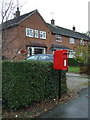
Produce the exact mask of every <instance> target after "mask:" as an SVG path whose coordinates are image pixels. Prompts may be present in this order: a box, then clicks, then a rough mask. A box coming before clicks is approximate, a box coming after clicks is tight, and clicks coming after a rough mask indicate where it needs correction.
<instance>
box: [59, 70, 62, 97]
mask: <svg viewBox="0 0 90 120" xmlns="http://www.w3.org/2000/svg"><path fill="white" fill-rule="evenodd" d="M58 73H59V92H58V97H59V99H61V74H62V70H59V71H58Z"/></svg>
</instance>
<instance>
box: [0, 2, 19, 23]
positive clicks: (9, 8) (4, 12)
mask: <svg viewBox="0 0 90 120" xmlns="http://www.w3.org/2000/svg"><path fill="white" fill-rule="evenodd" d="M16 6H17V3H16V1H15V0H8V1H7V0H0V8H1V11H0V14H1V16H2V24H3V22H6V21H8V20H9V19H11V18H13V17H14V9H15V8H16Z"/></svg>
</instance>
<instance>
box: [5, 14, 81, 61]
mask: <svg viewBox="0 0 90 120" xmlns="http://www.w3.org/2000/svg"><path fill="white" fill-rule="evenodd" d="M26 28H31V29H34V30H38V31H45V32H46V39H40V37H39V38H34V37H33V38H31V37H27V36H26ZM5 35H6V38H4V37H5ZM55 39H56V38H55V34H52V33H51V31H50V29H49V28H48V27H47V24H46V23H45V21H44V20H43V18H42V17H41V16H40V15H39V13H37V12H36V13H34V14H33V15H31V16H29V17H28V18H26V19H25V20H23V21H22V22H21V23H20V24H19V25H18V26H15V27H12V28H9V29H7V30H6V33H5V34H4V31H3V56H6V57H7V58H9V59H14V60H21V59H24V58H25V57H26V56H27V54H28V53H27V52H28V51H27V47H26V46H29V45H30V41H36V42H42V43H44V44H45V45H46V46H47V49H46V53H48V54H49V53H51V52H50V48H51V46H52V43H56V44H64V45H65V46H67V47H69V48H70V49H72V50H74V49H75V48H76V47H77V45H78V44H79V40H78V39H75V43H74V44H70V41H69V37H66V36H62V42H56V41H55ZM21 50H25V51H26V55H25V54H21V53H20V51H21Z"/></svg>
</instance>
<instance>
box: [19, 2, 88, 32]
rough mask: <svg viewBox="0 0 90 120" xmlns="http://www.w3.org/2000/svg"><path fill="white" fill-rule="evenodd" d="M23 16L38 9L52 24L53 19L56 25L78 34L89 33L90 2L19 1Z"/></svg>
mask: <svg viewBox="0 0 90 120" xmlns="http://www.w3.org/2000/svg"><path fill="white" fill-rule="evenodd" d="M18 1H19V5H23V6H22V8H21V9H20V11H21V15H22V14H25V13H28V12H31V11H32V10H35V9H37V10H38V11H39V13H40V14H41V16H42V17H43V18H44V20H45V21H46V22H48V23H50V20H51V19H52V18H53V19H54V20H55V25H58V26H61V27H64V28H67V29H72V27H73V25H74V26H75V27H76V31H78V32H87V31H88V2H89V1H90V0H18Z"/></svg>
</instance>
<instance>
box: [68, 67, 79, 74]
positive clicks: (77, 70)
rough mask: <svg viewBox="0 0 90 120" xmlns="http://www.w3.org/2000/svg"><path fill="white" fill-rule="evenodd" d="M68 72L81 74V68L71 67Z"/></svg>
mask: <svg viewBox="0 0 90 120" xmlns="http://www.w3.org/2000/svg"><path fill="white" fill-rule="evenodd" d="M68 72H73V73H79V72H80V67H73V66H69V69H68Z"/></svg>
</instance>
